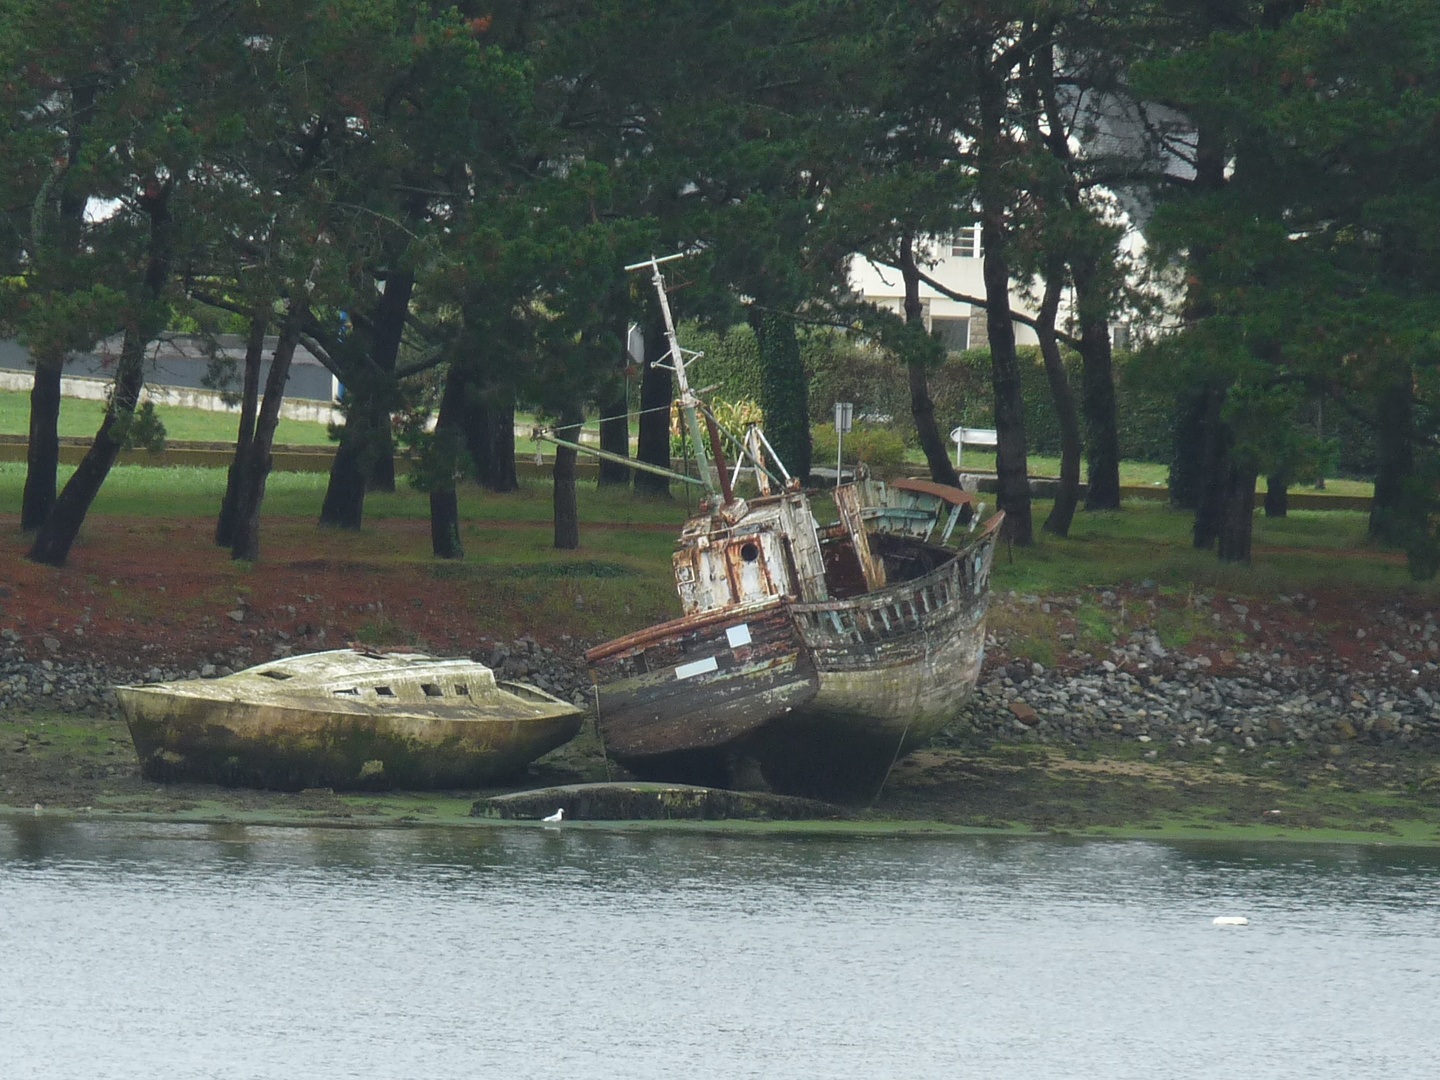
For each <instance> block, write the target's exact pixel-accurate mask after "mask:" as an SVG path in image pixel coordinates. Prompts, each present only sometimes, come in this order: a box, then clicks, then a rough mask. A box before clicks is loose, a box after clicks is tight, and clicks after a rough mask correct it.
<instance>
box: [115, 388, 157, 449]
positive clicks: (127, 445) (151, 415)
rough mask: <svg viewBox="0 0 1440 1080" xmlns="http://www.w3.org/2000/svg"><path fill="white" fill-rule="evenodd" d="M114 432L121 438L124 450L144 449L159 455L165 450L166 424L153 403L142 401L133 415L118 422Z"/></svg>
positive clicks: (121, 445)
mask: <svg viewBox="0 0 1440 1080" xmlns="http://www.w3.org/2000/svg"><path fill="white" fill-rule="evenodd" d="M113 430H114V431H115V433H116V435H117V436H119V437H120V438H121V440H122V441H121V443H120V447H121V449H123V450H135V449H143V450H149V451H150V452H151V453H152V454H158V453H159V452H160V451H161V450H164V449H165V424H164V423H163V422H162V421H161V419H160V417H159V416H157V415H156V413H155V403H154V402H153V401H142V402H141V403H140V404H139V406H138V407H137V408H136V409H135V411H134V412H133V413H131V414H130V415H129V416H128V417H125V418H122V419H121V420H120V421H119V422H117V423H116V425H115V427H114V429H113Z"/></svg>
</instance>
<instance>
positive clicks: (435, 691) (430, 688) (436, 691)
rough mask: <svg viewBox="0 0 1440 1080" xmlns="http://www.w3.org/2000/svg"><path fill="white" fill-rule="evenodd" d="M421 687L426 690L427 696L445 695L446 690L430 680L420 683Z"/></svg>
mask: <svg viewBox="0 0 1440 1080" xmlns="http://www.w3.org/2000/svg"><path fill="white" fill-rule="evenodd" d="M420 689H421V690H424V691H425V696H426V697H444V696H445V691H444V690H441V689H440V687H438V686H436V685H435V684H434V683H428V682H427V683H421V684H420Z"/></svg>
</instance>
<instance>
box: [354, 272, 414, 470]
mask: <svg viewBox="0 0 1440 1080" xmlns="http://www.w3.org/2000/svg"><path fill="white" fill-rule="evenodd" d="M414 291H415V275H414V274H412V273H409V272H400V271H395V272H392V273H389V274H387V275H386V277H385V291H384V292H383V293H382V294H381V295H380V303H379V304H377V305H376V310H375V330H374V334H373V338H372V340H373V342H374V344H373V346H372V348H373V352H372V356H373V357H374V360H375V366H376V367H377V368H379V369H380V370H381V371H383V372H384V373H385V374H386V375H394V373H395V363H396V361H397V360H398V359H399V356H400V340H401V337H402V336H403V334H404V332H405V318H406V316H407V315H409V314H410V296H411V294H412V293H413V292H414ZM390 406H391V401H390V400H389V397H388V395H387V396H386V399H385V400H383V401H377V402H376V403H375V409H374V411H373V412H372V414H371V416H370V427H371V430H372V431H373V432H374V437H375V440H376V445H375V447H374V450H373V452H372V458H373V459H372V461H371V464H370V472H369V475H368V476H367V477H366V485H365V486H366V489H367V490H369V491H388V492H393V491H394V490H395V437H394V434H393V433H392V432H391V430H390Z"/></svg>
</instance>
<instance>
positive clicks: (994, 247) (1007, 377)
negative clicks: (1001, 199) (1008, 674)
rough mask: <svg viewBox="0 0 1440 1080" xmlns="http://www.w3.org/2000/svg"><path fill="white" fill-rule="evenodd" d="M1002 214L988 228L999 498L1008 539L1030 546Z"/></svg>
mask: <svg viewBox="0 0 1440 1080" xmlns="http://www.w3.org/2000/svg"><path fill="white" fill-rule="evenodd" d="M999 218H1000V211H999V210H998V209H996V210H994V211H988V210H987V213H986V215H985V224H984V228H983V231H982V237H983V240H982V242H983V243H984V245H985V266H984V275H985V300H986V304H985V307H986V321H987V323H988V326H987V331H988V333H989V337H990V383H991V386H992V387H993V389H994V393H995V432H996V443H997V445H996V447H995V480H996V498H995V502H996V505H997V506H998V507H999V508H1000V509H1001V510H1003V511H1005V525H1004V530H1005V536H1006V538H1007V539H1009V540H1011V541H1013V542H1014V543H1016V544H1019V545H1020V546H1021V547H1029V546H1030V544H1031V543H1032V542H1033V540H1034V533H1033V526H1032V524H1031V519H1030V477H1029V471H1030V465H1029V461H1028V460H1027V456H1026V451H1025V399H1024V396H1023V392H1022V390H1021V386H1020V358H1019V356H1018V355H1017V353H1016V351H1015V324H1014V323H1013V322H1011V321H1010V267H1009V265H1008V264H1007V262H1006V260H1005V233H1004V225H1002V224H1001V223H1000V222H999Z"/></svg>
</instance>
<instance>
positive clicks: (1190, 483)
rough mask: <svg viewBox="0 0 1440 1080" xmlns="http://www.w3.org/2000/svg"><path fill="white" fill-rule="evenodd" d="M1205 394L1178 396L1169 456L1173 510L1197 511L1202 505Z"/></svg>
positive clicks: (1206, 397)
mask: <svg viewBox="0 0 1440 1080" xmlns="http://www.w3.org/2000/svg"><path fill="white" fill-rule="evenodd" d="M1208 405H1209V397H1208V395H1207V393H1206V392H1205V391H1203V390H1202V391H1195V390H1181V391H1180V392H1178V393H1177V394H1176V395H1175V420H1174V423H1173V424H1172V430H1173V431H1174V437H1175V442H1174V444H1173V446H1172V448H1171V453H1170V506H1171V507H1172V508H1173V509H1175V510H1194V509H1195V508H1196V507H1198V506H1199V505H1200V490H1201V488H1202V487H1203V486H1204V477H1205V410H1206V408H1207V407H1208Z"/></svg>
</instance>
